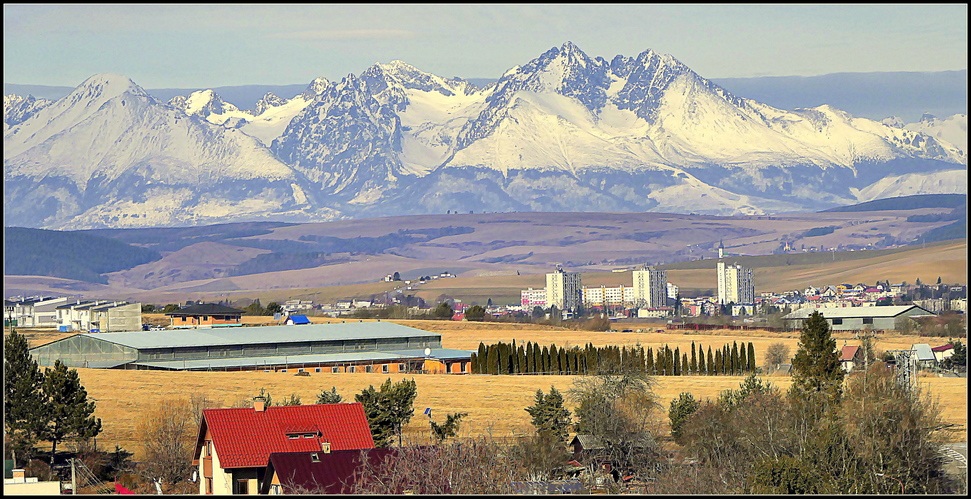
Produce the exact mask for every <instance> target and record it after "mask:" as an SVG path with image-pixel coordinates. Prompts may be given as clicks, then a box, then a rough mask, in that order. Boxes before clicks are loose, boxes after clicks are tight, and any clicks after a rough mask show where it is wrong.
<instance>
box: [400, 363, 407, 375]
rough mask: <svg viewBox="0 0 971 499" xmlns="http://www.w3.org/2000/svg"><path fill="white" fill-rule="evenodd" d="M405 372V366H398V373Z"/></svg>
mask: <svg viewBox="0 0 971 499" xmlns="http://www.w3.org/2000/svg"><path fill="white" fill-rule="evenodd" d="M405 370H406V368H405V365H404V364H398V372H400V373H403V372H405Z"/></svg>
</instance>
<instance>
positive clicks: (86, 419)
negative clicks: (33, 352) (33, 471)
mask: <svg viewBox="0 0 971 499" xmlns="http://www.w3.org/2000/svg"><path fill="white" fill-rule="evenodd" d="M41 392H42V393H43V404H44V407H45V411H44V412H45V413H46V417H45V418H44V419H45V421H44V422H45V423H46V424H45V425H44V426H43V428H41V429H40V432H39V436H40V438H41V439H43V440H46V441H48V442H50V443H51V467H52V468H53V466H54V457H55V456H57V444H58V442H63V441H64V440H65V439H70V438H76V439H80V440H83V439H86V438H91V437H96V436H98V434H99V433H101V419H100V418H96V417H94V409H95V403H94V401H88V392H87V390H85V389H84V386H82V385H81V378H80V377H79V376H78V372H77V370H76V369H70V370H68V368H67V366H65V365H64V364H62V363H61V361H60V360H56V361H54V369H50V368H48V369H45V370H44V382H43V385H42V389H41Z"/></svg>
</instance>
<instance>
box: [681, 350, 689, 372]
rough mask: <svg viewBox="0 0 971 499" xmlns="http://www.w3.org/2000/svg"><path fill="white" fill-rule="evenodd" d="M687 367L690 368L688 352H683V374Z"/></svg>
mask: <svg viewBox="0 0 971 499" xmlns="http://www.w3.org/2000/svg"><path fill="white" fill-rule="evenodd" d="M687 368H688V354H686V353H683V354H681V374H684V372H685V371H686V370H687Z"/></svg>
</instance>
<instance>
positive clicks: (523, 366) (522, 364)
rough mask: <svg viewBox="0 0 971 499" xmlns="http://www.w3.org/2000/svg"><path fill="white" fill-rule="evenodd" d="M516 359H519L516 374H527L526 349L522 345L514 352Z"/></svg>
mask: <svg viewBox="0 0 971 499" xmlns="http://www.w3.org/2000/svg"><path fill="white" fill-rule="evenodd" d="M516 357H517V358H519V369H518V370H517V372H520V373H524V372H529V370H528V369H529V366H528V359H527V358H526V349H525V348H523V346H522V345H519V349H518V350H517V351H516Z"/></svg>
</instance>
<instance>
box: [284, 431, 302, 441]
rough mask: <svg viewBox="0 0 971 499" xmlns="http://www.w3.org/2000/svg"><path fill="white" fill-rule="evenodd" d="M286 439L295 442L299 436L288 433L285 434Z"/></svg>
mask: <svg viewBox="0 0 971 499" xmlns="http://www.w3.org/2000/svg"><path fill="white" fill-rule="evenodd" d="M287 438H289V439H290V440H296V439H298V438H300V434H299V433H288V434H287Z"/></svg>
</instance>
